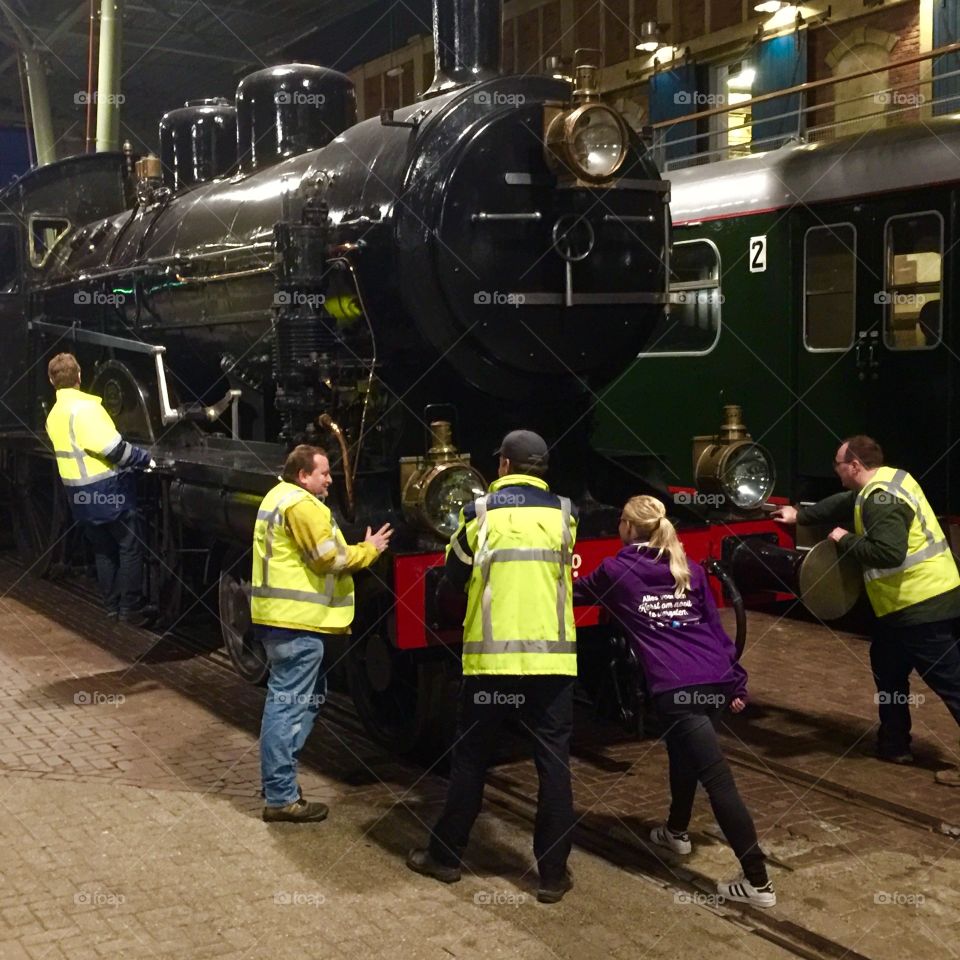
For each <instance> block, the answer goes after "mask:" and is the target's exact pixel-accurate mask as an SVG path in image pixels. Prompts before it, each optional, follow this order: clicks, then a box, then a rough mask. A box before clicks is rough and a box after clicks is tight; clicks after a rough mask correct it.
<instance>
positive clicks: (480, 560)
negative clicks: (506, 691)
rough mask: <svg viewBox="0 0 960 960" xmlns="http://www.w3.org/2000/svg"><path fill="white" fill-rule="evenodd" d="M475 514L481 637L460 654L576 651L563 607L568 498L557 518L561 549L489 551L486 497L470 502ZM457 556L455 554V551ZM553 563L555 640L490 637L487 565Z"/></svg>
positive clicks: (568, 558)
mask: <svg viewBox="0 0 960 960" xmlns="http://www.w3.org/2000/svg"><path fill="white" fill-rule="evenodd" d="M474 506H475V507H476V514H477V551H476V555H475V557H474V561H475V562H476V563H477V564H478V565H479V567H480V582H481V595H480V620H481V626H482V639H481V640H480V642H479V643H477V642H476V641H470V642H468V643H465V644H464V653H465V654H467V655H471V656H472V655H474V654H497V653H562V654H571V653H576V641H575V640H570V641H568V640H567V623H566V606H567V578H566V567H569V566H572V564H573V557H572V554H571V551H570V547H571V537H570V514H571V506H570V500H569V499H568V498H567V497H560V511H559V512H560V518H561V524H562V531H561V544H562V546H561V548H560V549H559V550H547V549H543V548H539V547H530V548H526V547H505V548H501V549H494V550H491V549H490V548H489V547H488V546H487V535H488V532H489V528H488V511H487V497H480V498H479V499H478V500H476V501H474ZM458 555H459V553H458ZM525 561H526V562H530V561H533V562H536V563H555V564H557V566H558V576H557V622H558V634H557V637H558V639H556V640H502V639H495V638H494V636H493V591H492V589H491V586H490V567H491V565H492V564H494V563H523V562H525Z"/></svg>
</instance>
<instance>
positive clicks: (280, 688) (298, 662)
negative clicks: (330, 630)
mask: <svg viewBox="0 0 960 960" xmlns="http://www.w3.org/2000/svg"><path fill="white" fill-rule="evenodd" d="M285 633H286V636H283V637H282V638H280V639H277V638H276V633H274V636H273V637H269V638H267V639H265V640H264V644H263V645H264V649H265V650H266V652H267V659H268V660H269V661H270V679H269V681H268V683H267V700H266V703H265V704H264V706H263V722H262V724H261V725H260V776H261V779H262V780H263V796H264V799H265V801H266V804H267V806H268V807H285V806H286V805H287V804H290V803H293V802H294V801H295V800H296V799H297V760H298V759H299V757H300V751H301V750H302V749H303V745H304V744H305V743H306V742H307V737H309V736H310V731H311V730H312V729H313V722H314V720H316V718H317V714H318V713H319V712H320V705H321V704H322V703H323V702H324V700H325V699H326V695H327V679H326V676H325V675H324V673H323V672H321V670H320V664H321V662H322V661H323V639H322V638H321V637H320V635H319V634H316V633H307V632H304V633H302V634H298V633H296V632H295V631H293V630H290V631H285Z"/></svg>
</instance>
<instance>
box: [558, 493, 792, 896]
mask: <svg viewBox="0 0 960 960" xmlns="http://www.w3.org/2000/svg"><path fill="white" fill-rule="evenodd" d="M620 538H621V539H622V540H623V543H624V547H623V549H622V550H621V551H620V552H619V553H618V554H617V555H616V556H613V557H608V558H607V559H606V560H604V561H603V563H602V564H601V565H600V566H599V567H598V568H597V569H596V570H595V571H594V572H593V573H592V574H590V575H589V576H587V577H580V578H579V579H578V580H575V581H574V585H573V598H574V603H576V604H588V603H592V604H599V605H601V606H603V607H605V608H606V609H607V610H608V611H609V612H610V613H611V614H612V615H613V616H614V617H615V618H616V620H617V621H618V622H619V623H620V624H621V626H622V627H623V629H624V630H625V631H626V632H627V635H628V638H629V640H630V642H631V644H632V645H633V648H634V650H635V652H636V654H637V657H638V659H639V660H640V663H641V664H642V666H643V670H644V673H645V674H646V678H647V683H648V685H649V688H650V693H651V695H652V697H653V702H654V705H655V707H656V710H657V714H658V715H659V717H660V719H661V721H662V724H663V727H664V733H663V739H664V741H665V742H666V745H667V754H668V756H669V758H670V794H671V802H670V815H669V817H668V819H667V822H666V823H665V824H663V825H661V826H658V827H655V828H654V829H653V831H652V832H651V833H650V839H651V840H652V841H653V842H654V843H655V844H657V845H658V846H661V847H665V848H666V849H667V850H670V851H672V852H673V853H675V854H679V855H680V856H685V855H687V854H689V853H690V852H691V850H692V846H691V844H690V837H689V835H688V833H687V827H688V825H689V823H690V816H691V813H692V811H693V798H694V795H695V794H696V791H697V783H698V782H699V783H702V784H703V787H704V789H705V790H706V791H707V796H708V797H709V798H710V805H711V806H712V807H713V813H714V816H715V817H716V819H717V823H718V824H719V825H720V829H721V830H722V831H723V835H724V836H725V837H726V838H727V841H728V842H729V843H730V845H731V846H732V847H733V852H734V853H735V854H736V855H737V859H738V860H739V861H740V865H741V866H742V868H743V873H744V876H743V878H742V879H737V880H733V881H731V882H729V883H720V884H718V886H717V890H718V892H719V894H720V896H722V897H724V898H725V899H727V900H737V901H740V902H742V903H752V904H754V905H755V906H758V907H772V906H774V905H775V904H776V902H777V898H776V894H775V893H774V891H773V885H772V884H771V883H770V880H769V878H768V877H767V869H766V864H765V858H764V855H763V852H762V851H761V849H760V845H759V843H758V842H757V832H756V829H755V828H754V825H753V820H752V818H751V817H750V813H749V812H748V811H747V808H746V807H745V806H744V804H743V801H742V800H741V799H740V794H739V793H738V792H737V786H736V784H735V783H734V780H733V774H732V773H731V771H730V766H729V765H728V763H727V761H726V760H725V759H724V757H723V754H722V753H721V751H720V745H719V743H718V741H717V734H716V730H714V727H713V723H714V721H715V720H716V718H717V717H718V716H719V715H720V713H721V712H722V710H723V709H724V708H725V707H729V708H730V709H731V710H732V711H733V712H734V713H739V712H740V711H741V710H743V708H744V707H745V706H746V696H747V687H746V681H747V675H746V672H745V671H744V669H743V667H741V666H740V664H739V663H738V661H737V658H736V648H735V647H734V645H733V642H732V641H731V640H730V638H729V637H728V636H727V634H726V632H725V631H724V629H723V626H722V625H721V623H720V617H719V615H718V614H717V608H716V604H715V603H714V601H713V596H712V595H711V593H710V588H709V586H708V584H707V578H706V574H705V573H704V572H703V570H702V569H701V568H700V567H699V566H690V564H688V562H687V557H686V554H685V553H684V550H683V545H682V544H681V543H680V540H679V539H678V538H677V533H676V531H675V530H674V528H673V524H672V523H671V522H670V521H669V520H668V519H667V517H666V511H665V509H664V506H663V504H662V503H661V502H660V501H659V500H657V499H655V498H654V497H648V496H641V497H633V498H632V499H631V500H629V501H628V502H627V504H626V506H625V507H624V508H623V513H622V515H621V517H620Z"/></svg>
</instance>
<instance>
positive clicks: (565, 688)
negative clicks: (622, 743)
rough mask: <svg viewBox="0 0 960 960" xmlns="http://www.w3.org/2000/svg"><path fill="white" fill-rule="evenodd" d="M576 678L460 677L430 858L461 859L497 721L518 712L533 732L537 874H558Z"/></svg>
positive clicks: (549, 877)
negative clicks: (444, 794) (442, 798)
mask: <svg viewBox="0 0 960 960" xmlns="http://www.w3.org/2000/svg"><path fill="white" fill-rule="evenodd" d="M573 684H574V678H573V677H560V676H530V677H502V676H485V677H464V678H463V685H462V687H461V695H460V709H459V715H458V720H457V740H456V744H455V746H454V748H453V761H452V765H451V769H450V785H449V787H448V789H447V802H446V806H445V808H444V811H443V814H442V815H441V817H440V819H439V820H438V821H437V824H436V826H435V827H434V828H433V832H432V833H431V835H430V853H431V855H432V856H433V857H434V859H435V860H438V861H440V862H441V863H443V864H446V865H447V866H459V865H460V861H461V859H462V857H463V851H464V850H465V849H466V846H467V841H468V840H469V839H470V830H471V829H472V828H473V823H474V821H475V820H476V819H477V814H479V813H480V805H481V803H482V801H483V787H484V783H485V781H486V774H487V767H488V765H489V764H490V761H491V759H492V757H493V753H494V750H495V749H496V746H497V744H498V742H499V741H500V740H501V728H502V727H503V724H504V722H505V721H506V720H507V719H508V718H514V717H518V718H519V720H520V723H521V725H522V726H523V727H525V728H526V729H527V731H528V732H529V733H530V735H531V737H532V741H533V759H534V762H535V763H536V765H537V774H538V776H539V778H540V789H539V792H538V794H537V818H536V822H535V825H534V832H533V852H534V855H535V856H536V858H537V866H538V867H539V870H540V881H541V883H543V884H546V885H548V886H549V885H553V884H554V883H559V882H560V881H561V880H562V878H563V876H564V872H565V870H566V865H567V857H568V856H569V855H570V834H571V832H572V830H573V790H572V788H571V786H570V734H571V732H572V730H573Z"/></svg>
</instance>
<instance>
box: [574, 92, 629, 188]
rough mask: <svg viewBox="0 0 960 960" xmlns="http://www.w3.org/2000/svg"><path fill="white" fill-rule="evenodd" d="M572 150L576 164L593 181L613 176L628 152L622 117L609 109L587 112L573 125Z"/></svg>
mask: <svg viewBox="0 0 960 960" xmlns="http://www.w3.org/2000/svg"><path fill="white" fill-rule="evenodd" d="M570 147H571V152H572V154H573V158H574V161H575V163H576V165H577V166H578V167H579V168H580V169H581V170H582V171H583V172H584V173H585V174H586V175H587V176H588V177H589V178H591V179H598V180H600V179H606V178H607V177H612V176H613V174H614V173H615V172H616V171H617V168H618V167H619V166H620V164H621V163H622V162H623V157H624V154H625V152H626V149H625V147H626V145H625V142H624V136H623V130H622V125H621V124H620V122H619V118H618V117H617V116H616V114H614V113H613V111H611V110H608V109H607V108H606V107H593V108H592V109H590V110H586V111H584V112H583V113H581V115H580V116H579V117H578V118H577V120H576V122H575V123H574V124H573V130H572V132H571V142H570Z"/></svg>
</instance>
